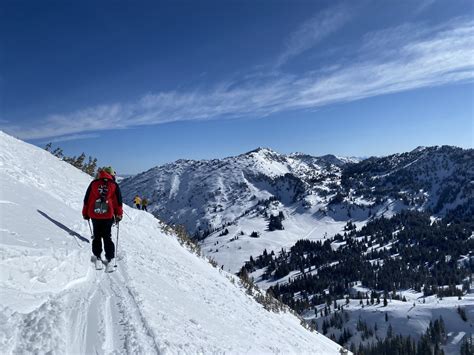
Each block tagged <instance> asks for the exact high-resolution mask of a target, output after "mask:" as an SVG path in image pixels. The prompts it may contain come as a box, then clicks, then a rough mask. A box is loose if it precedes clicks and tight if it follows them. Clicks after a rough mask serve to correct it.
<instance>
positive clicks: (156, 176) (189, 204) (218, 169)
mask: <svg viewBox="0 0 474 355" xmlns="http://www.w3.org/2000/svg"><path fill="white" fill-rule="evenodd" d="M349 162H356V160H355V159H349V158H338V157H335V156H332V155H327V156H323V157H313V156H309V155H305V154H302V153H295V154H291V155H281V154H278V153H276V152H274V151H272V150H270V149H267V148H258V149H256V150H253V151H250V152H248V153H245V154H242V155H239V156H235V157H229V158H225V159H222V160H218V159H216V160H210V161H206V160H203V161H194V160H179V161H176V162H174V163H170V164H166V165H163V166H159V167H156V168H153V169H151V170H149V171H147V172H144V173H142V174H138V175H136V176H134V177H132V178H129V179H125V180H124V181H123V182H122V183H121V187H122V191H123V193H124V197H125V200H126V201H131V200H132V199H133V197H134V196H135V195H136V194H138V195H140V196H144V197H147V198H148V199H150V200H151V205H150V206H149V210H150V211H152V213H154V214H156V215H158V216H159V217H160V218H162V219H163V220H165V221H167V222H168V223H176V224H181V225H184V226H185V227H186V228H187V230H188V231H189V232H190V233H191V234H194V235H196V236H197V237H198V238H199V239H202V248H203V251H204V252H205V253H206V254H207V255H209V256H211V257H212V258H213V259H214V260H216V261H217V262H218V264H219V265H223V266H224V268H225V270H229V271H231V272H237V271H238V270H239V269H240V268H241V267H242V265H243V263H244V262H245V261H246V260H248V259H249V257H250V255H258V254H260V253H261V252H262V251H263V250H264V249H265V248H266V249H268V250H269V251H270V250H275V251H278V250H280V249H281V248H282V247H283V248H289V247H291V246H292V245H293V244H294V243H295V242H296V241H297V240H298V239H301V238H310V239H323V238H324V237H325V236H326V235H328V234H330V235H333V234H335V233H337V232H339V231H340V230H341V229H342V227H343V225H344V224H345V216H346V214H347V212H345V211H344V212H337V211H335V212H334V214H333V215H331V216H327V215H326V213H323V212H322V209H326V207H327V204H328V201H329V198H330V196H331V194H334V192H331V190H332V189H333V188H334V187H335V186H338V184H339V180H340V175H341V167H342V166H344V165H345V164H347V163H349ZM265 211H266V212H265ZM280 211H281V212H282V213H284V215H285V216H286V218H287V220H286V222H285V230H284V231H275V232H269V231H267V230H266V229H267V224H268V216H269V213H273V214H278V213H279V212H280ZM341 213H342V214H343V215H344V218H339V220H338V218H337V216H338V215H340V214H341ZM367 214H368V211H365V212H364V213H363V214H361V216H360V217H361V218H360V220H361V221H362V220H364V219H366V218H367ZM224 227H226V228H227V229H228V231H229V234H227V235H225V236H222V235H221V231H222V229H223V228H224ZM253 231H256V232H258V233H259V235H260V237H259V238H251V237H250V234H251V233H252V232H253Z"/></svg>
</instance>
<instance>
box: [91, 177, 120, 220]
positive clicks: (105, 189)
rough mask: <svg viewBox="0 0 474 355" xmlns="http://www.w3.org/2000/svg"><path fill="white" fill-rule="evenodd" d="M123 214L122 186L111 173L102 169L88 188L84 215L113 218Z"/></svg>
mask: <svg viewBox="0 0 474 355" xmlns="http://www.w3.org/2000/svg"><path fill="white" fill-rule="evenodd" d="M122 214H123V210H122V193H121V192H120V188H119V186H118V184H117V183H116V182H115V180H114V178H113V177H112V176H111V175H110V174H108V173H106V172H105V171H101V172H100V174H99V178H98V179H96V180H94V181H92V182H91V183H90V185H89V187H88V188H87V192H86V196H85V197H84V207H83V208H82V215H83V216H84V217H85V218H87V217H90V218H92V219H112V218H114V216H120V217H121V216H122Z"/></svg>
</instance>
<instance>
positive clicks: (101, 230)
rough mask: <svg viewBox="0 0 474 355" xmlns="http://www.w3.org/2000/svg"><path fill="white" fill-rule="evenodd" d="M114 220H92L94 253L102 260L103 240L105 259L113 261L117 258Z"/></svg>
mask: <svg viewBox="0 0 474 355" xmlns="http://www.w3.org/2000/svg"><path fill="white" fill-rule="evenodd" d="M113 224H114V220H113V219H92V226H93V227H94V239H93V240H92V253H93V254H94V255H95V256H97V257H98V258H100V255H101V254H102V240H103V241H104V249H105V258H106V259H107V260H111V259H113V258H114V257H115V245H114V242H113V241H112V225H113Z"/></svg>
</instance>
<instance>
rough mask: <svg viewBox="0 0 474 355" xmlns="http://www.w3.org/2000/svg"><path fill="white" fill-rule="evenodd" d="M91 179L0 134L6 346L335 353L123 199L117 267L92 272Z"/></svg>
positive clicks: (0, 281)
mask: <svg viewBox="0 0 474 355" xmlns="http://www.w3.org/2000/svg"><path fill="white" fill-rule="evenodd" d="M186 164H192V163H186ZM186 164H183V165H186ZM89 181H90V177H88V176H87V175H85V174H83V173H82V172H80V171H78V170H76V169H75V168H73V167H72V166H70V165H68V164H67V163H64V162H62V161H60V160H58V159H57V158H55V157H53V156H52V155H50V154H49V153H47V152H45V151H43V150H41V149H39V148H37V147H34V146H31V145H29V144H26V143H24V142H21V141H19V140H16V139H14V138H12V137H10V136H8V135H6V134H4V133H1V132H0V186H1V189H0V217H1V218H0V255H1V257H0V286H1V293H0V320H1V322H0V352H1V353H4V354H9V353H48V352H50V353H52V354H55V353H57V354H67V353H71V354H73V353H74V354H76V353H87V354H90V353H93V354H112V353H146V354H153V353H189V354H195V353H253V354H254V353H298V354H299V353H311V354H315V353H319V354H338V353H339V349H340V346H338V345H337V344H335V343H334V342H332V341H330V340H329V339H327V338H325V337H324V336H322V335H320V334H318V333H316V332H309V331H308V330H306V329H305V328H303V327H301V326H300V321H299V319H298V318H296V317H294V316H292V315H291V314H288V313H280V314H276V313H271V312H268V311H266V310H264V309H263V307H262V306H261V305H260V304H258V303H256V302H255V301H254V300H253V299H252V298H250V297H249V296H248V295H246V294H245V293H243V292H242V290H241V289H240V287H239V286H238V285H237V284H233V283H231V282H229V278H230V277H231V275H229V274H227V273H225V272H223V271H219V270H218V269H214V268H212V267H211V266H210V265H209V263H207V262H206V261H205V260H203V259H200V258H198V257H197V256H195V255H193V254H191V253H190V252H188V251H187V250H186V249H184V248H182V247H181V245H180V244H179V243H178V241H177V239H176V237H175V236H174V235H170V234H166V233H165V232H164V229H163V227H164V226H163V225H162V224H161V223H160V222H159V221H158V220H157V219H155V218H154V217H153V216H152V215H151V214H148V213H146V212H142V211H136V210H133V209H131V208H128V207H126V206H125V212H126V214H127V215H126V216H125V217H124V220H123V222H122V223H121V224H120V242H119V243H120V244H119V250H118V256H119V258H118V259H119V261H118V268H117V271H116V272H115V273H112V274H105V273H103V272H102V271H99V272H97V271H96V270H94V269H93V268H92V266H91V264H90V261H89V257H90V244H89V239H90V238H89V237H90V232H89V229H88V226H87V224H86V223H85V222H84V221H83V220H82V218H81V207H82V198H83V194H84V192H85V189H86V188H87V185H88V183H89ZM180 181H181V184H183V180H182V179H180ZM113 232H114V234H115V232H116V231H115V229H114V230H113ZM114 239H115V235H114Z"/></svg>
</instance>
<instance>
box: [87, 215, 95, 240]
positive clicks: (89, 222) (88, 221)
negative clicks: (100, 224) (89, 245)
mask: <svg viewBox="0 0 474 355" xmlns="http://www.w3.org/2000/svg"><path fill="white" fill-rule="evenodd" d="M87 223H88V224H89V230H90V231H91V239H94V233H93V232H92V227H91V220H90V219H88V220H87Z"/></svg>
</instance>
